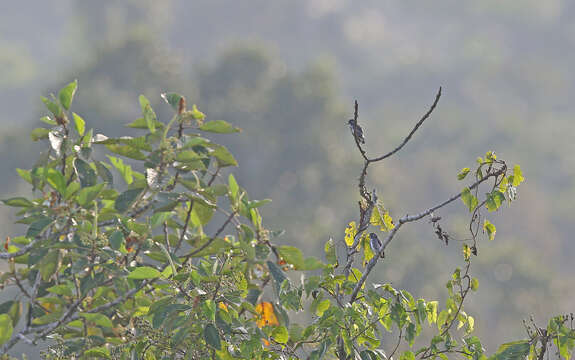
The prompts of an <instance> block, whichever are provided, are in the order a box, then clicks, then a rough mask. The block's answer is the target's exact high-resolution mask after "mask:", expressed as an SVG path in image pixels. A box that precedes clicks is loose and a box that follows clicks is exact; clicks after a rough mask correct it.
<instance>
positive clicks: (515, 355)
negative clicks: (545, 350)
mask: <svg viewBox="0 0 575 360" xmlns="http://www.w3.org/2000/svg"><path fill="white" fill-rule="evenodd" d="M530 347H531V345H529V340H519V341H513V342H509V343H505V344H503V345H501V346H500V347H499V349H497V352H496V353H495V354H494V355H492V356H491V357H489V360H523V359H525V357H526V356H527V354H529V348H530Z"/></svg>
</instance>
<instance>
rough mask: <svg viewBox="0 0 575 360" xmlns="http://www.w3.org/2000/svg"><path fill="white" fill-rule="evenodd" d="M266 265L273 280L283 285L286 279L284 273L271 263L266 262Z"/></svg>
mask: <svg viewBox="0 0 575 360" xmlns="http://www.w3.org/2000/svg"><path fill="white" fill-rule="evenodd" d="M267 265H268V269H270V273H271V274H272V276H273V278H274V280H275V281H276V282H277V283H278V284H280V285H281V283H283V281H284V280H285V279H287V277H286V276H285V274H284V272H283V270H282V269H280V267H279V266H277V265H276V264H275V263H274V262H272V261H269V260H268V261H267Z"/></svg>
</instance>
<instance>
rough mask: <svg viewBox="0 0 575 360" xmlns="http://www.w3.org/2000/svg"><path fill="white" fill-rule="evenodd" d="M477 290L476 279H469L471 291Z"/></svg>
mask: <svg viewBox="0 0 575 360" xmlns="http://www.w3.org/2000/svg"><path fill="white" fill-rule="evenodd" d="M478 288H479V280H477V278H473V279H471V290H473V291H477V289H478Z"/></svg>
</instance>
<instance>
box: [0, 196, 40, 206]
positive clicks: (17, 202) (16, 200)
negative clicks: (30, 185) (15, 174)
mask: <svg viewBox="0 0 575 360" xmlns="http://www.w3.org/2000/svg"><path fill="white" fill-rule="evenodd" d="M2 202H3V203H4V204H6V205H8V206H14V207H31V206H34V203H33V202H31V201H30V200H28V199H26V198H24V197H13V198H10V199H5V200H2Z"/></svg>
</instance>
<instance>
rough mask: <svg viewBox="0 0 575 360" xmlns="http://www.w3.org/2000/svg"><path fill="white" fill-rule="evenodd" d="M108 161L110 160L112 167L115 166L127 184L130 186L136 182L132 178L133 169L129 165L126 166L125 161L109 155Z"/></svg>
mask: <svg viewBox="0 0 575 360" xmlns="http://www.w3.org/2000/svg"><path fill="white" fill-rule="evenodd" d="M108 159H110V162H111V163H112V165H114V167H115V168H116V169H117V170H118V172H119V173H120V175H122V178H123V179H124V181H125V182H126V184H127V185H130V184H131V183H132V182H133V181H134V177H133V176H132V174H133V172H132V167H131V166H130V165H128V164H124V160H122V159H120V158H117V157H114V156H109V155H108Z"/></svg>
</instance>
